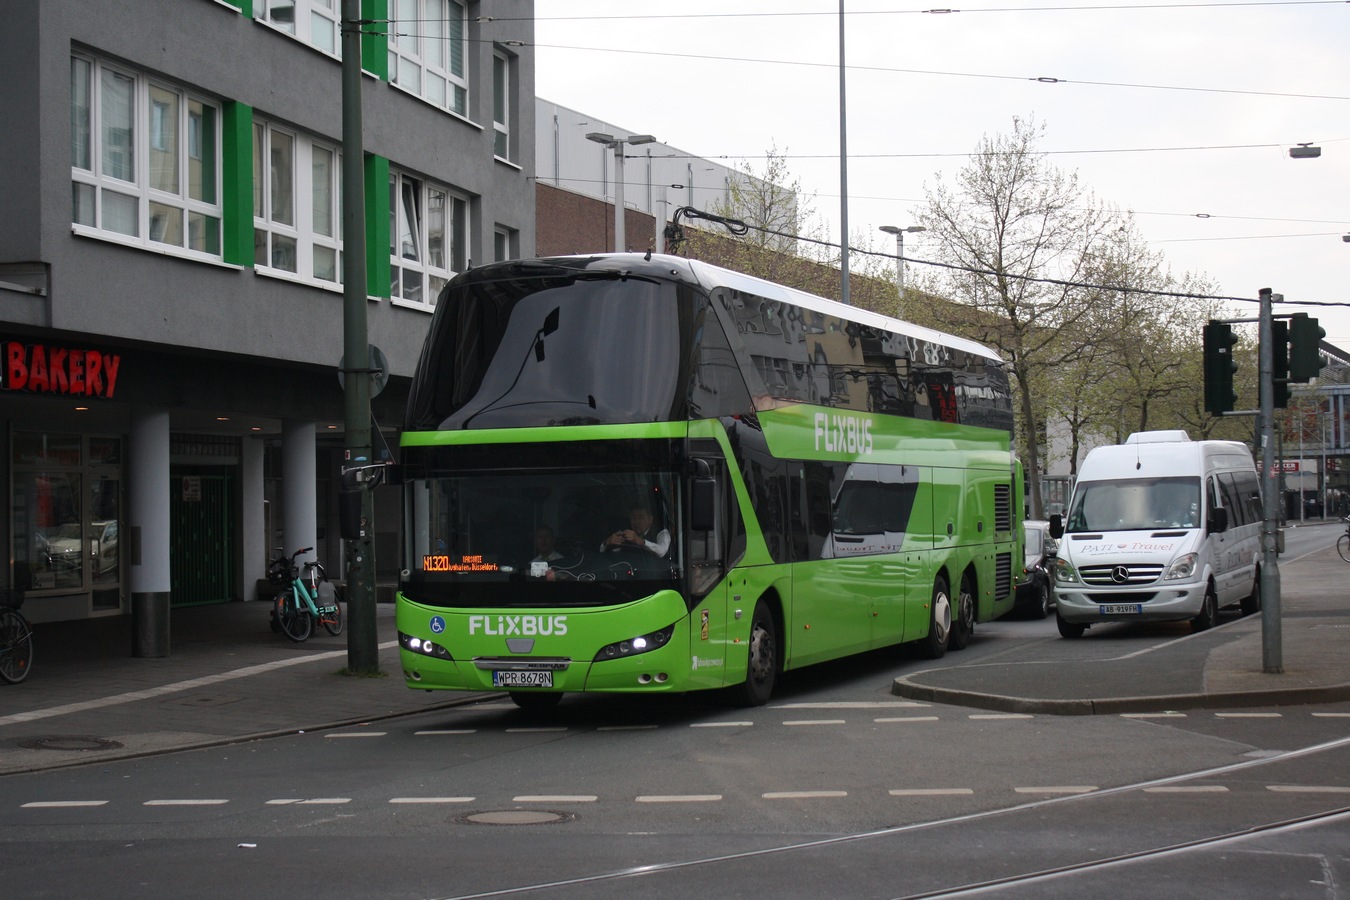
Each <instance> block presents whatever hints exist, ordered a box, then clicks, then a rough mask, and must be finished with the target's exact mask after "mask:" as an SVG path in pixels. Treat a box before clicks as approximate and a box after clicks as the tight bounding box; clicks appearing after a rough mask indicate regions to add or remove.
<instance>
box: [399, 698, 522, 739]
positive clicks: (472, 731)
mask: <svg viewBox="0 0 1350 900" xmlns="http://www.w3.org/2000/svg"><path fill="white" fill-rule="evenodd" d="M511 705H512V706H515V704H514V703H512V704H511ZM477 731H478V729H477V728H440V729H435V730H432V731H414V732H413V734H415V735H426V734H475V733H477Z"/></svg>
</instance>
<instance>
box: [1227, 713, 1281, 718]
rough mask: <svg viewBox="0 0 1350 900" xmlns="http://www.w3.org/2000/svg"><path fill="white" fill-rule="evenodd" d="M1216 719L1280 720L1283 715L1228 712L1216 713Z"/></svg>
mask: <svg viewBox="0 0 1350 900" xmlns="http://www.w3.org/2000/svg"><path fill="white" fill-rule="evenodd" d="M1214 717H1215V718H1216V719H1278V718H1281V714H1280V713H1272V712H1262V713H1235V712H1227V713H1215V714H1214Z"/></svg>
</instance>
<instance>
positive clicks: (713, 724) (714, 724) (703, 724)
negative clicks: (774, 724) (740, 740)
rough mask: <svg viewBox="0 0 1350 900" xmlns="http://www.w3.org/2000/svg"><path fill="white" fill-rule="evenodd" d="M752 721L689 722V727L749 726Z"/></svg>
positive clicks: (752, 723)
mask: <svg viewBox="0 0 1350 900" xmlns="http://www.w3.org/2000/svg"><path fill="white" fill-rule="evenodd" d="M754 724H755V723H754V722H690V723H689V727H690V728H749V727H750V726H752V725H754Z"/></svg>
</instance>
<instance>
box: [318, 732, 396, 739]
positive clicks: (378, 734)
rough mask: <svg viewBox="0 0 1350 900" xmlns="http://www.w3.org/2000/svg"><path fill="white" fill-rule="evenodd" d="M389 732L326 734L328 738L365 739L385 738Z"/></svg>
mask: <svg viewBox="0 0 1350 900" xmlns="http://www.w3.org/2000/svg"><path fill="white" fill-rule="evenodd" d="M388 733H389V732H387V731H339V732H337V733H336V734H325V735H324V737H326V738H363V737H384V736H385V735H386V734H388Z"/></svg>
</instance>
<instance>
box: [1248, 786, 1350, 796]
mask: <svg viewBox="0 0 1350 900" xmlns="http://www.w3.org/2000/svg"><path fill="white" fill-rule="evenodd" d="M1266 790H1268V791H1274V792H1276V793H1277V794H1350V787H1340V786H1338V785H1331V784H1268V785H1266Z"/></svg>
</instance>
